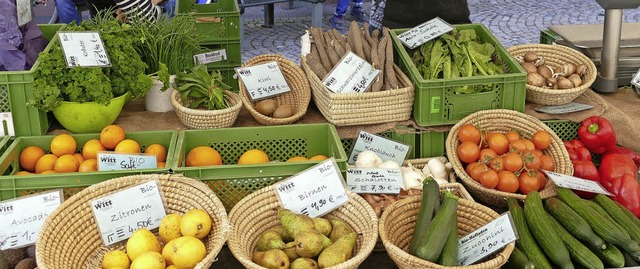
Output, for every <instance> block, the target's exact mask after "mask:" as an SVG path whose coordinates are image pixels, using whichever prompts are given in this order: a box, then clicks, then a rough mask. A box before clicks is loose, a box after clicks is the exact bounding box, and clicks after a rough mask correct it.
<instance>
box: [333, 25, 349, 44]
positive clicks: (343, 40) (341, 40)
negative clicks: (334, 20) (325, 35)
mask: <svg viewBox="0 0 640 269" xmlns="http://www.w3.org/2000/svg"><path fill="white" fill-rule="evenodd" d="M330 32H331V35H332V36H333V38H334V39H336V40H338V42H339V43H340V46H341V47H343V48H346V47H347V38H345V37H344V36H343V35H342V34H340V32H338V30H336V29H335V28H334V29H331V30H330Z"/></svg>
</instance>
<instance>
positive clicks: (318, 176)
mask: <svg viewBox="0 0 640 269" xmlns="http://www.w3.org/2000/svg"><path fill="white" fill-rule="evenodd" d="M275 190H276V194H277V195H278V199H279V200H280V204H281V205H282V207H284V208H286V209H289V210H291V211H293V212H296V213H300V214H305V215H307V216H309V217H312V218H315V217H318V216H322V215H324V214H327V213H329V212H331V211H332V210H334V209H336V208H338V207H339V206H341V205H342V204H344V203H346V202H348V201H349V196H348V195H347V192H346V190H345V185H344V181H343V179H342V174H341V173H340V170H339V169H338V168H337V165H336V163H335V159H334V158H330V159H328V160H326V161H323V162H321V163H319V164H317V165H315V166H313V167H311V168H309V169H307V170H305V171H303V172H301V173H299V174H296V175H294V176H292V177H290V178H288V179H287V180H284V181H281V182H279V183H277V184H275Z"/></svg>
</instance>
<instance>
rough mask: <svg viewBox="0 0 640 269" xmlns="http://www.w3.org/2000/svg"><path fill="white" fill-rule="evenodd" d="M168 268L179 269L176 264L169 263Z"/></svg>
mask: <svg viewBox="0 0 640 269" xmlns="http://www.w3.org/2000/svg"><path fill="white" fill-rule="evenodd" d="M167 269H178V267H176V266H175V265H169V267H167Z"/></svg>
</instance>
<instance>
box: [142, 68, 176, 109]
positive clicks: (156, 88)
mask: <svg viewBox="0 0 640 269" xmlns="http://www.w3.org/2000/svg"><path fill="white" fill-rule="evenodd" d="M175 78H176V76H175V75H171V77H169V82H170V85H169V88H167V90H165V91H164V92H163V91H161V90H160V89H162V82H161V81H159V80H158V79H156V78H154V79H153V86H151V90H149V92H148V93H147V95H146V96H145V97H144V107H145V109H146V110H147V111H151V112H169V111H173V105H172V104H171V92H172V91H173V87H174V86H175Z"/></svg>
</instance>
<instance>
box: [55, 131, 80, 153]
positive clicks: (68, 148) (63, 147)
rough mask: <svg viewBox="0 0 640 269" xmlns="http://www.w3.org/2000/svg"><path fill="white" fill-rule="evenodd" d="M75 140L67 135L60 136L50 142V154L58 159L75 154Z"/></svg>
mask: <svg viewBox="0 0 640 269" xmlns="http://www.w3.org/2000/svg"><path fill="white" fill-rule="evenodd" d="M77 146H78V145H77V144H76V140H75V139H74V138H73V136H71V135H69V134H60V135H57V136H56V137H54V138H53V140H51V153H53V155H56V156H58V157H60V156H62V155H65V154H73V153H75V152H76V147H77Z"/></svg>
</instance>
